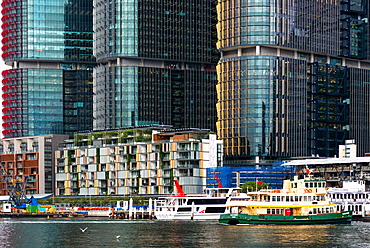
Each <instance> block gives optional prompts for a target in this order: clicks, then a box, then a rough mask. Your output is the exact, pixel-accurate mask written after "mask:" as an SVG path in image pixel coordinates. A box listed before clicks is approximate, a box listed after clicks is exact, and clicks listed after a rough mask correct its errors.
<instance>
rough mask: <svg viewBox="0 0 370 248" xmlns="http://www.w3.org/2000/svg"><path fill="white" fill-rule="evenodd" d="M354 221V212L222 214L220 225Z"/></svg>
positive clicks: (343, 222) (345, 222)
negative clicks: (286, 214) (301, 214)
mask: <svg viewBox="0 0 370 248" xmlns="http://www.w3.org/2000/svg"><path fill="white" fill-rule="evenodd" d="M351 221H352V212H351V211H345V212H340V213H334V214H318V215H306V216H294V215H289V216H283V215H249V214H222V215H221V216H220V219H219V223H220V224H229V225H238V224H275V225H278V224H280V225H292V224H294V225H305V224H349V223H351Z"/></svg>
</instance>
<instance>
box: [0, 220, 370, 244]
mask: <svg viewBox="0 0 370 248" xmlns="http://www.w3.org/2000/svg"><path fill="white" fill-rule="evenodd" d="M86 227H87V229H86V231H85V232H82V231H81V230H80V228H82V229H84V228H86ZM117 236H120V237H119V238H117ZM0 247H207V248H209V247H370V222H353V223H352V224H348V225H298V226H288V225H285V226H279V225H272V226H263V225H254V226H226V225H219V224H218V223H217V221H212V222H209V221H158V220H107V219H105V218H104V219H93V218H90V217H89V218H81V219H78V218H65V219H64V218H63V219H61V218H55V219H0Z"/></svg>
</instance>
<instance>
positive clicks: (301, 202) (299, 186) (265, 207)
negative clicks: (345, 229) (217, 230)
mask: <svg viewBox="0 0 370 248" xmlns="http://www.w3.org/2000/svg"><path fill="white" fill-rule="evenodd" d="M247 195H248V197H231V198H229V199H228V202H227V203H226V207H227V209H226V212H227V214H222V215H221V216H220V218H219V223H222V224H320V223H322V224H324V223H325V224H328V223H350V222H351V221H352V211H337V208H336V206H335V204H330V203H329V201H328V197H327V188H326V182H325V181H324V180H319V179H313V178H312V177H311V176H305V177H304V178H301V179H299V178H298V176H295V177H294V179H293V180H284V185H283V189H278V190H277V189H264V190H260V191H257V192H248V193H247Z"/></svg>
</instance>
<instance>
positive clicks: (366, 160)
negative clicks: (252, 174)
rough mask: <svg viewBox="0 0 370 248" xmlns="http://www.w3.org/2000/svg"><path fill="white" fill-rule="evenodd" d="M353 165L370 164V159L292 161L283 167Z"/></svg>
mask: <svg viewBox="0 0 370 248" xmlns="http://www.w3.org/2000/svg"><path fill="white" fill-rule="evenodd" d="M352 163H370V157H356V158H325V159H305V160H292V161H289V162H286V163H284V164H282V165H283V166H285V165H319V164H352Z"/></svg>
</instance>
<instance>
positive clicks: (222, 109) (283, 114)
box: [217, 0, 370, 164]
mask: <svg viewBox="0 0 370 248" xmlns="http://www.w3.org/2000/svg"><path fill="white" fill-rule="evenodd" d="M368 8H369V7H368V3H367V1H362V0H342V1H338V0H325V1H323V0H317V1H312V0H293V1H291V0H277V1H271V0H259V1H252V0H218V5H217V16H218V24H217V32H218V42H217V47H218V48H219V49H220V51H221V59H220V61H219V64H218V66H217V77H218V84H217V94H218V102H217V117H218V120H217V131H218V136H219V138H221V139H222V140H223V143H224V155H225V160H224V161H226V163H230V164H232V163H234V162H232V161H235V160H239V161H241V160H244V161H253V160H254V159H255V158H256V157H257V156H259V157H260V159H261V160H262V161H273V160H281V159H284V158H292V157H307V156H321V157H327V156H330V157H334V156H335V155H338V146H339V145H340V144H344V141H345V140H346V139H355V141H356V144H357V147H358V155H359V156H363V155H364V153H365V152H369V150H370V135H369V132H368V130H369V128H370V110H369V104H368V103H369V102H370V61H369V58H370V57H369V48H370V46H369V23H368V13H369V12H368V11H367V10H368Z"/></svg>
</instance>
